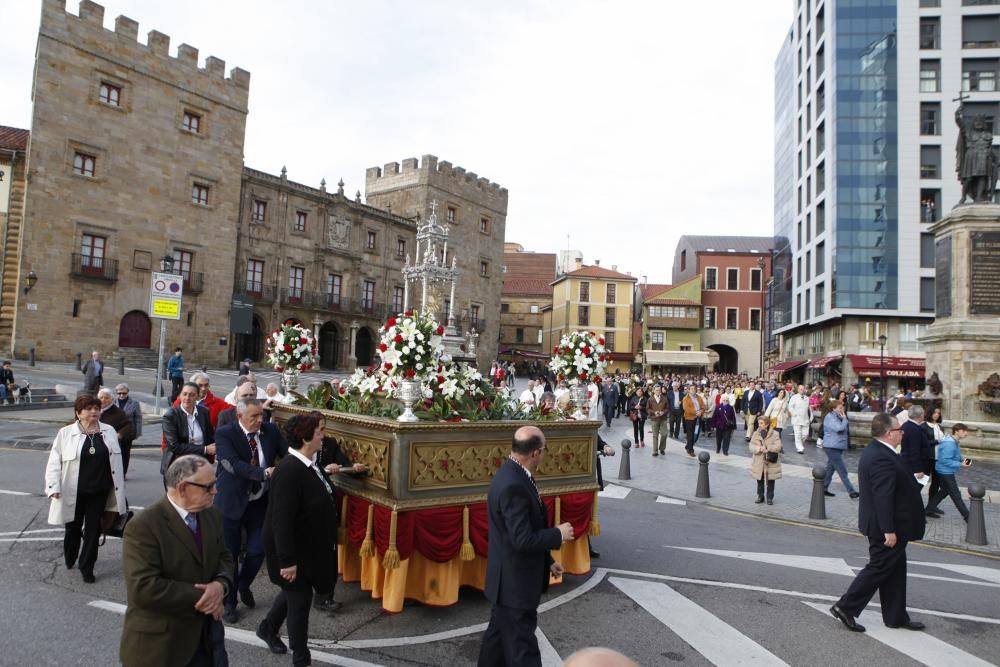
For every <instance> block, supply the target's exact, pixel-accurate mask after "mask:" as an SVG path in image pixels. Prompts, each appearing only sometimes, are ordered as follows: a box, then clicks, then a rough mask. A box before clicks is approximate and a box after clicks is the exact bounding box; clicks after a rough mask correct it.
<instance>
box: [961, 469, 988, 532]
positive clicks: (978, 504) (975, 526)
mask: <svg viewBox="0 0 1000 667" xmlns="http://www.w3.org/2000/svg"><path fill="white" fill-rule="evenodd" d="M985 497H986V487H985V486H984V485H982V484H972V485H971V486H969V525H968V527H967V528H966V529H965V541H966V542H968V543H969V544H978V545H980V546H981V545H985V544H986V516H985V515H984V514H983V498H985Z"/></svg>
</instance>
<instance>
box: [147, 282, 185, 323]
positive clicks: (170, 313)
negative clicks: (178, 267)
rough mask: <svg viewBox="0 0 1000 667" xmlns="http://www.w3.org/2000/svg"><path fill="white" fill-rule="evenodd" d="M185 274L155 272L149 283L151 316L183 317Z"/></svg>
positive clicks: (175, 318) (166, 318)
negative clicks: (182, 302) (182, 301)
mask: <svg viewBox="0 0 1000 667" xmlns="http://www.w3.org/2000/svg"><path fill="white" fill-rule="evenodd" d="M183 295H184V276H180V275H174V274H171V273H155V272H154V273H153V279H152V281H150V284H149V316H150V317H155V318H157V319H161V320H179V319H181V300H182V298H183Z"/></svg>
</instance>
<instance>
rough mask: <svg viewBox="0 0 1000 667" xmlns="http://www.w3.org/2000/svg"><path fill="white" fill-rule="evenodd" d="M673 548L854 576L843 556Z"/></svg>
mask: <svg viewBox="0 0 1000 667" xmlns="http://www.w3.org/2000/svg"><path fill="white" fill-rule="evenodd" d="M671 548H672V549H683V550H685V551H696V552H698V553H703V554H711V555H713V556H725V557H727V558H740V559H743V560H751V561H754V562H755V563H766V564H769V565H783V566H786V567H795V568H798V569H800V570H812V571H813V572H826V573H827V574H842V575H844V576H847V577H853V576H854V570H852V569H851V566H849V565H848V564H847V563H846V562H845V561H844V559H843V558H827V557H825V556H798V555H795V554H772V553H755V552H751V551H724V550H722V549H696V548H694V547H671Z"/></svg>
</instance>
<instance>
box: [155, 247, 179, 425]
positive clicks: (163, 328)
mask: <svg viewBox="0 0 1000 667" xmlns="http://www.w3.org/2000/svg"><path fill="white" fill-rule="evenodd" d="M160 271H162V272H163V273H173V271H174V258H173V257H172V256H170V255H164V256H163V259H161V260H160ZM166 338H167V321H166V320H165V319H163V318H160V352H159V354H158V355H157V357H156V385H155V386H154V389H153V393H154V394H155V395H156V411H157V412H159V410H160V399H161V398H162V397H163V348H164V346H165V344H166Z"/></svg>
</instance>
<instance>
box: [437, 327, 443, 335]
mask: <svg viewBox="0 0 1000 667" xmlns="http://www.w3.org/2000/svg"><path fill="white" fill-rule="evenodd" d="M437 335H438V336H443V335H444V327H443V326H441V325H440V324H439V325H438V328H437Z"/></svg>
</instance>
